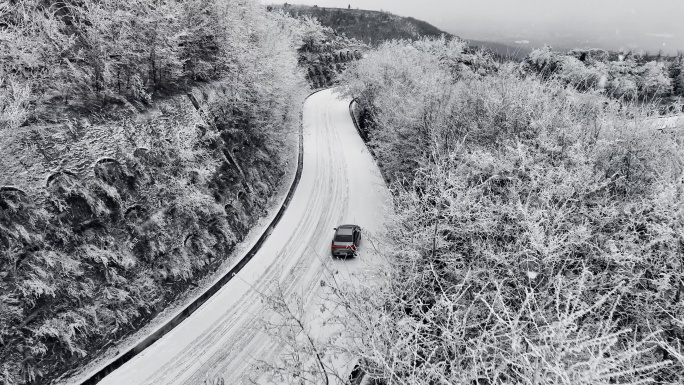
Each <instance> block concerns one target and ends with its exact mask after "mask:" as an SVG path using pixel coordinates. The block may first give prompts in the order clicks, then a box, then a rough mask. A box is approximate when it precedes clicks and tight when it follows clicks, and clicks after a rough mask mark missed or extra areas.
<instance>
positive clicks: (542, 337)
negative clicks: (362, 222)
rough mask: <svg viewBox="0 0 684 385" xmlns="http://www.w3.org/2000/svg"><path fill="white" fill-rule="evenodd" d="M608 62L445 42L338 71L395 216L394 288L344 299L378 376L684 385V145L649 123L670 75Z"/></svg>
mask: <svg viewBox="0 0 684 385" xmlns="http://www.w3.org/2000/svg"><path fill="white" fill-rule="evenodd" d="M584 60H585V61H586V60H588V59H587V58H584ZM554 63H559V65H557V66H556V67H555V68H554V67H553V66H554V65H556V64H554ZM567 63H570V64H567ZM600 63H602V62H600V61H598V59H597V61H596V62H594V64H593V67H591V66H586V65H585V64H582V62H581V60H580V59H576V58H574V57H573V56H571V55H560V54H555V53H552V52H550V51H549V50H540V51H536V52H533V53H532V54H531V55H530V56H529V57H528V58H527V60H525V61H523V63H497V62H492V61H491V60H488V59H487V55H482V56H479V57H473V55H472V54H471V53H469V50H468V49H467V47H465V45H464V43H463V42H459V41H456V40H446V39H444V38H441V39H424V40H419V41H416V42H409V41H394V42H386V43H384V44H382V45H381V46H380V47H379V48H378V49H377V50H374V51H372V52H370V53H369V54H368V55H367V56H366V57H364V58H363V59H362V60H360V61H359V62H357V63H355V64H354V65H352V66H351V68H350V69H349V71H347V73H346V74H345V76H344V81H346V82H347V84H348V85H349V89H348V95H349V96H351V97H355V98H357V99H358V101H359V103H358V104H359V106H360V107H359V108H360V111H358V113H359V115H360V116H361V120H362V124H363V126H364V129H365V130H366V131H367V132H368V137H369V142H368V144H369V146H370V148H371V149H372V150H373V153H374V154H375V156H376V159H377V161H378V163H379V165H380V167H381V169H382V172H383V174H384V175H385V177H386V179H387V180H388V181H389V183H390V189H391V192H392V196H393V201H394V205H395V213H396V214H395V217H394V218H393V220H392V221H391V222H390V224H389V226H390V230H389V234H390V238H391V239H390V244H392V245H393V247H392V249H393V250H392V252H391V253H389V254H387V255H386V256H385V257H386V259H387V260H388V261H390V262H389V263H388V265H389V266H390V271H389V272H380V273H378V274H376V275H375V276H374V277H375V279H378V280H380V281H382V282H383V289H382V290H377V289H369V288H365V287H364V286H363V285H360V286H358V287H355V288H345V287H341V288H340V290H338V293H339V294H337V297H336V298H337V301H338V302H340V303H343V304H344V307H345V308H347V309H350V310H349V311H348V312H347V313H345V315H344V318H340V319H339V320H338V321H339V322H343V323H344V325H345V327H346V328H348V329H349V330H351V332H350V333H351V334H352V336H353V338H351V339H352V340H353V341H355V344H354V346H353V347H351V348H346V349H347V350H346V351H348V352H349V353H350V354H352V355H353V356H355V357H360V365H361V367H362V368H363V370H364V371H365V372H366V373H367V375H368V376H369V377H370V378H371V379H372V383H376V384H437V383H440V384H441V383H444V384H446V383H450V384H573V385H574V384H643V383H658V384H681V383H682V382H684V376H683V373H684V351H683V347H682V341H684V298H682V297H683V295H684V266H683V265H682V264H683V261H682V258H681V255H682V251H683V246H684V238H682V237H683V236H684V231H683V230H684V227H683V222H682V213H683V212H684V211H683V209H684V207H683V206H682V198H683V194H684V190H683V189H682V183H681V182H682V180H683V179H682V178H683V177H684V169H683V167H682V166H683V165H684V153H683V152H682V149H681V144H682V137H681V134H680V133H678V132H664V131H662V130H657V129H656V128H657V127H658V126H657V124H656V123H657V122H655V121H654V116H657V112H658V107H659V104H658V102H657V101H656V100H654V97H657V96H659V95H662V94H664V93H666V92H677V91H673V89H677V88H675V87H676V85H675V84H672V83H668V82H669V81H670V80H671V79H672V78H669V77H667V76H665V75H664V74H666V73H667V69H668V67H666V66H665V64H663V63H662V62H651V61H648V62H645V63H644V62H641V63H640V62H638V61H636V60H632V59H630V58H626V59H625V58H622V59H621V60H620V61H615V62H610V63H607V64H605V63H604V67H605V68H606V73H605V74H604V75H603V76H606V77H607V79H606V83H605V84H606V87H605V88H603V89H598V88H597V85H598V84H597V83H591V82H587V81H586V79H589V78H591V77H590V76H585V75H584V73H587V72H591V71H594V70H596V68H599V67H601V65H602V64H600ZM570 65H575V66H576V67H571V66H570ZM676 65H677V64H676V63H673V64H672V66H676ZM577 67H579V68H577ZM623 68H625V71H622V72H620V71H621V69H623ZM626 68H630V69H626ZM669 69H672V67H670V68H669ZM575 71H576V72H575ZM581 71H584V72H581ZM630 71H632V72H630ZM577 73H579V74H580V75H579V76H576V75H577ZM665 78H666V79H668V80H663V79H665ZM630 81H631V82H633V83H630ZM626 84H630V85H629V87H628V86H627V85H626ZM668 84H669V88H668V87H666V86H667V85H668ZM409 95H410V97H407V96H409ZM616 98H617V100H619V101H620V103H616ZM398 154H401V156H398ZM334 348H335V349H338V350H345V348H344V347H342V346H336V347H334ZM322 349H323V348H322Z"/></svg>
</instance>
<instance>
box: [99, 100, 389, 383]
mask: <svg viewBox="0 0 684 385" xmlns="http://www.w3.org/2000/svg"><path fill="white" fill-rule="evenodd" d="M348 107H349V100H343V99H338V96H337V95H336V94H335V93H334V91H331V90H326V91H322V92H319V93H317V94H314V95H313V96H311V97H310V98H309V99H308V100H307V101H306V103H305V104H304V111H303V126H304V166H303V171H302V177H301V181H300V182H299V186H298V188H297V190H296V192H295V194H294V196H293V198H292V201H291V202H290V205H289V207H288V209H287V211H286V212H285V214H284V216H283V217H282V219H281V221H280V223H279V224H278V225H277V226H276V228H275V229H274V230H273V232H272V233H271V235H270V237H269V238H268V240H267V241H266V242H265V243H264V244H263V246H262V248H261V249H260V251H259V252H258V253H257V254H256V255H255V256H254V258H253V259H252V260H251V261H250V262H249V263H248V264H247V266H245V267H244V268H243V270H242V271H241V272H240V273H239V274H238V275H237V277H235V278H234V279H232V280H231V281H230V282H229V283H228V284H226V286H224V287H223V289H222V290H221V291H220V292H219V293H217V294H216V295H215V296H214V297H213V298H211V299H210V300H208V301H207V302H206V303H205V304H204V305H203V306H202V307H201V308H199V309H198V310H197V311H196V312H195V313H193V314H192V316H191V317H190V318H188V319H187V320H185V321H184V322H183V323H182V324H181V325H179V326H178V327H176V328H175V329H173V330H172V331H170V332H169V333H168V334H167V335H165V336H164V337H163V338H162V339H160V340H159V341H157V342H156V343H155V344H154V345H152V346H151V347H149V348H148V349H146V350H145V351H143V352H142V353H141V354H139V355H138V356H136V357H134V358H133V359H132V360H131V361H129V362H128V363H126V364H125V365H123V366H122V367H121V368H119V369H118V370H116V371H114V372H113V373H112V374H110V375H109V376H108V377H106V378H105V379H104V380H103V381H101V384H127V385H129V384H130V385H133V384H201V383H202V382H203V381H204V379H205V378H214V377H216V376H221V377H223V378H224V379H225V382H226V384H247V383H251V381H250V380H251V379H254V378H259V373H258V371H259V369H258V367H257V360H263V361H266V362H272V363H275V362H277V361H278V357H279V355H280V354H281V352H282V346H281V345H280V343H279V342H278V341H275V340H274V339H273V338H272V336H269V335H268V334H266V333H265V332H264V331H263V330H262V328H260V323H259V322H258V320H259V319H260V318H261V317H262V316H264V315H265V314H269V312H268V309H267V308H266V305H264V303H263V301H262V299H263V297H262V295H263V294H262V293H270V292H272V291H273V290H274V288H275V286H276V282H277V283H278V285H279V287H280V290H282V292H283V294H284V295H285V296H286V298H287V297H292V296H300V297H301V298H303V300H304V303H305V304H306V309H307V318H309V319H311V318H315V317H316V316H315V314H316V312H318V313H319V314H320V311H319V310H318V309H320V306H321V305H322V304H321V303H320V302H321V301H322V299H321V298H324V295H322V292H323V291H325V290H326V287H325V286H322V285H321V279H322V278H323V277H325V274H327V273H328V272H330V271H336V272H338V273H339V277H338V280H339V279H348V280H353V279H354V277H355V276H356V277H360V276H361V274H363V272H364V271H366V270H368V269H377V268H380V267H378V265H379V264H381V262H380V261H379V258H378V257H377V256H375V254H374V252H373V251H372V249H373V248H372V247H371V245H370V243H371V242H370V240H369V239H375V240H381V239H382V238H383V232H384V228H383V223H385V215H386V213H387V212H388V205H389V199H390V198H389V192H388V190H387V188H386V186H385V184H384V182H383V179H382V177H381V175H380V172H379V170H378V168H377V166H376V164H375V162H374V161H373V158H372V157H371V155H370V154H369V153H368V150H367V148H366V146H365V144H364V143H363V141H362V140H361V139H360V138H359V136H358V134H357V132H356V129H355V128H354V126H353V123H352V121H351V118H350V116H349V110H348ZM342 223H356V224H358V225H360V226H361V227H362V228H363V233H364V237H365V239H366V242H365V244H364V243H362V247H361V251H360V254H359V256H358V258H353V259H348V260H333V259H332V258H331V257H330V250H329V248H330V240H331V238H332V235H333V228H334V227H336V226H337V225H339V224H342ZM380 244H382V242H380ZM357 279H359V278H357ZM315 329H316V330H312V334H315V335H317V336H325V335H328V334H330V333H332V332H333V330H332V329H330V330H326V327H325V326H323V323H322V322H318V326H316V327H315ZM335 365H337V366H338V367H339V369H340V370H342V371H344V370H351V367H349V365H350V363H349V358H338V359H336V360H335Z"/></svg>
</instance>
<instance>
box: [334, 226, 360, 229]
mask: <svg viewBox="0 0 684 385" xmlns="http://www.w3.org/2000/svg"><path fill="white" fill-rule="evenodd" d="M354 227H358V226H356V225H339V226H337V228H339V229H353V228H354Z"/></svg>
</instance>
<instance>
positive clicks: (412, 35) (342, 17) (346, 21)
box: [271, 3, 532, 60]
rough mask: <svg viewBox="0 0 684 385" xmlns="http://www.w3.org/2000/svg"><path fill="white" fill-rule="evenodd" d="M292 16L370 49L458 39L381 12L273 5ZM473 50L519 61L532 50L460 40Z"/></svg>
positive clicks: (405, 18) (495, 43) (407, 18)
mask: <svg viewBox="0 0 684 385" xmlns="http://www.w3.org/2000/svg"><path fill="white" fill-rule="evenodd" d="M271 7H272V9H281V10H283V11H285V12H287V13H289V14H290V15H292V16H295V17H297V16H310V17H313V18H316V19H317V20H318V21H319V22H320V23H321V24H322V25H324V26H326V27H330V28H332V29H333V30H335V31H336V32H337V33H339V34H344V35H345V36H347V37H349V38H354V39H357V40H359V41H362V42H364V43H366V44H368V45H370V46H378V45H379V44H381V43H382V42H384V41H387V40H392V39H397V40H399V39H406V40H417V39H420V38H421V37H439V36H442V35H444V36H446V37H447V38H459V39H461V37H459V36H457V35H454V34H451V33H449V32H446V31H443V30H441V29H439V28H437V27H435V26H434V25H432V24H430V23H428V22H426V21H423V20H419V19H415V18H413V17H404V16H397V15H394V14H392V13H389V12H384V11H370V10H364V9H350V8H328V7H318V6H307V5H292V4H287V3H286V5H273V6H271ZM463 40H467V41H468V42H469V45H470V46H472V47H482V48H485V49H487V50H489V51H491V52H492V53H493V54H495V55H496V56H499V57H502V58H506V59H511V60H522V59H523V58H524V57H525V56H526V55H527V54H529V53H530V52H531V51H532V49H531V48H530V47H527V46H521V45H518V46H513V45H509V44H505V43H497V42H488V41H479V40H469V39H463Z"/></svg>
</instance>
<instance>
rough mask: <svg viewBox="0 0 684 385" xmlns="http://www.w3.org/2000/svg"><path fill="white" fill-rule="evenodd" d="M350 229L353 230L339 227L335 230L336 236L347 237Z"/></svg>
mask: <svg viewBox="0 0 684 385" xmlns="http://www.w3.org/2000/svg"><path fill="white" fill-rule="evenodd" d="M352 229H353V227H342V226H340V227H338V228H337V234H340V235H349V234H351V233H352Z"/></svg>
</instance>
